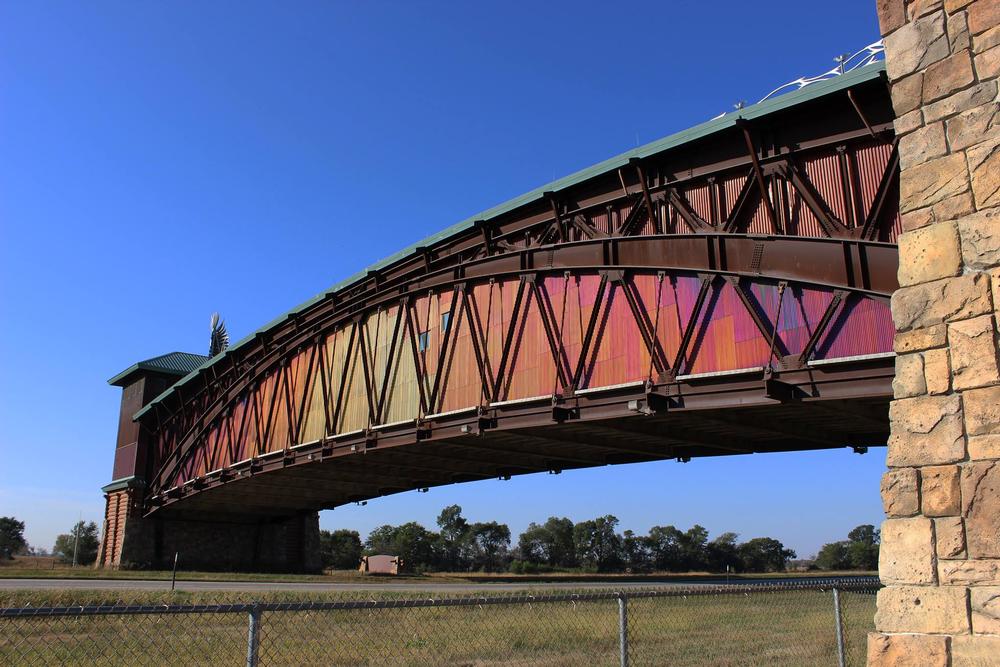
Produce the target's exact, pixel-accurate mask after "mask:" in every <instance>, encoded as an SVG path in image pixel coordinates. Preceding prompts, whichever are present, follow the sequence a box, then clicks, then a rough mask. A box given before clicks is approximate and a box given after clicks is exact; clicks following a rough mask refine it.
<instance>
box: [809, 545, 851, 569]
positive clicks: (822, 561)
mask: <svg viewBox="0 0 1000 667" xmlns="http://www.w3.org/2000/svg"><path fill="white" fill-rule="evenodd" d="M850 546H851V543H850V542H848V541H846V540H843V541H841V542H830V543H829V544H824V545H823V546H822V547H821V548H820V550H819V553H818V554H816V567H818V568H819V569H821V570H847V569H850V567H851V552H850Z"/></svg>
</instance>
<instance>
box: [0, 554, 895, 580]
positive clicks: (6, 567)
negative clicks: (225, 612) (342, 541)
mask: <svg viewBox="0 0 1000 667" xmlns="http://www.w3.org/2000/svg"><path fill="white" fill-rule="evenodd" d="M874 574H876V573H875V572H859V571H851V572H818V571H814V572H774V573H761V574H744V575H739V576H735V575H734V576H732V577H731V579H732V581H734V582H737V581H741V580H758V579H773V578H779V579H786V578H795V577H838V576H859V575H874ZM170 575H171V573H170V571H169V570H103V569H96V568H94V567H91V566H78V567H72V566H70V565H67V564H65V563H60V562H59V561H58V560H57V559H55V558H52V557H49V556H19V557H17V558H15V559H14V560H11V561H0V579H3V578H9V579H49V578H58V579H62V578H72V579H146V580H163V581H169V580H170ZM724 577H725V575H719V574H710V573H707V572H688V573H680V574H679V573H668V572H657V573H652V574H588V573H579V572H553V573H546V574H511V573H505V572H503V573H486V572H432V573H427V574H402V575H398V576H394V577H372V576H365V575H363V574H361V573H360V572H357V571H356V570H328V571H327V572H325V573H324V574H262V573H246V572H195V571H185V570H180V571H178V572H177V580H178V581H274V582H311V583H366V584H368V583H370V584H378V583H399V582H407V581H411V582H456V583H460V582H471V583H494V582H525V583H527V582H579V583H581V584H586V583H590V582H596V581H601V582H605V581H616V582H622V583H623V584H625V583H629V584H642V583H644V582H654V581H667V580H670V581H697V580H699V579H712V580H718V579H720V578H724Z"/></svg>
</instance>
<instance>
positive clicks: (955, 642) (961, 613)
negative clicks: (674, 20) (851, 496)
mask: <svg viewBox="0 0 1000 667" xmlns="http://www.w3.org/2000/svg"><path fill="white" fill-rule="evenodd" d="M877 6H878V14H879V24H880V28H881V32H882V35H883V36H884V39H885V47H886V67H887V72H888V76H889V81H890V85H891V89H892V101H893V107H894V109H895V112H896V116H897V118H896V123H895V128H896V133H897V136H898V137H899V156H900V168H901V173H900V211H901V212H902V214H903V229H904V233H903V234H902V235H901V237H900V239H899V259H900V267H899V284H900V289H899V290H898V291H897V292H896V294H895V295H894V296H893V299H892V311H893V319H894V322H895V325H896V332H897V333H896V341H895V349H896V354H897V358H896V380H895V383H894V391H895V400H894V402H893V403H892V406H891V408H890V419H891V422H892V430H891V436H890V440H889V443H888V444H889V448H888V456H887V463H888V471H887V472H886V473H885V475H884V477H883V479H882V499H883V506H884V510H885V513H886V517H887V518H886V520H885V523H884V524H883V526H882V553H881V558H880V563H879V570H880V574H881V576H882V580H883V581H884V583H885V584H886V587H885V588H884V589H883V590H882V591H881V592H880V594H879V598H878V613H877V614H876V619H875V622H876V630H877V632H875V633H873V634H872V635H871V636H870V637H869V643H868V664H869V666H870V667H889V666H894V667H901V666H903V665H920V666H925V665H940V666H941V667H947V666H949V665H950V666H951V667H963V666H965V665H1000V356H998V348H997V311H998V308H1000V97H998V76H1000V0H936V1H935V0H911V1H906V0H877Z"/></svg>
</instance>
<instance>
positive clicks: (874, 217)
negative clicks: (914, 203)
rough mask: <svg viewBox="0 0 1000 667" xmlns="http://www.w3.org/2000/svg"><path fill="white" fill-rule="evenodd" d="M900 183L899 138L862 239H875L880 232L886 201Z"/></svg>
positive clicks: (870, 211) (893, 142) (862, 231)
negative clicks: (879, 222)
mask: <svg viewBox="0 0 1000 667" xmlns="http://www.w3.org/2000/svg"><path fill="white" fill-rule="evenodd" d="M898 183H899V138H898V137H897V138H895V139H893V140H892V153H891V154H890V156H889V164H887V165H886V167H885V170H884V171H883V172H882V178H881V179H880V180H879V184H878V190H876V192H875V199H874V200H873V201H872V206H871V209H870V210H869V211H868V215H867V216H866V217H865V224H864V227H863V228H862V230H861V235H860V236H861V238H862V239H874V238H875V237H876V236H877V233H878V221H879V219H880V218H881V217H882V212H883V211H884V210H885V207H886V202H888V201H889V195H890V193H891V192H892V191H893V188H894V187H895V186H897V185H898Z"/></svg>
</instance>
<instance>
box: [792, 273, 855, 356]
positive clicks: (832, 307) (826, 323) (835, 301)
mask: <svg viewBox="0 0 1000 667" xmlns="http://www.w3.org/2000/svg"><path fill="white" fill-rule="evenodd" d="M846 298H847V292H844V291H843V290H837V291H835V292H834V293H833V296H832V297H831V299H830V303H829V304H827V306H826V310H824V311H823V317H821V318H820V320H819V323H818V324H817V325H816V328H815V329H813V332H812V335H811V336H809V340H808V342H806V346H805V347H804V348H803V349H802V352H801V354H799V364H800V365H801V364H805V363H806V362H807V361H809V356H810V355H811V354H812V353H813V350H815V349H816V346H817V345H818V344H819V341H820V339H821V338H822V337H823V334H825V333H826V332H827V330H828V329H829V327H830V320H832V319H833V315H834V313H836V312H837V310H838V308H839V306H840V304H841V303H842V302H843V303H844V304H845V306H846V301H845V299H846Z"/></svg>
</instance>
